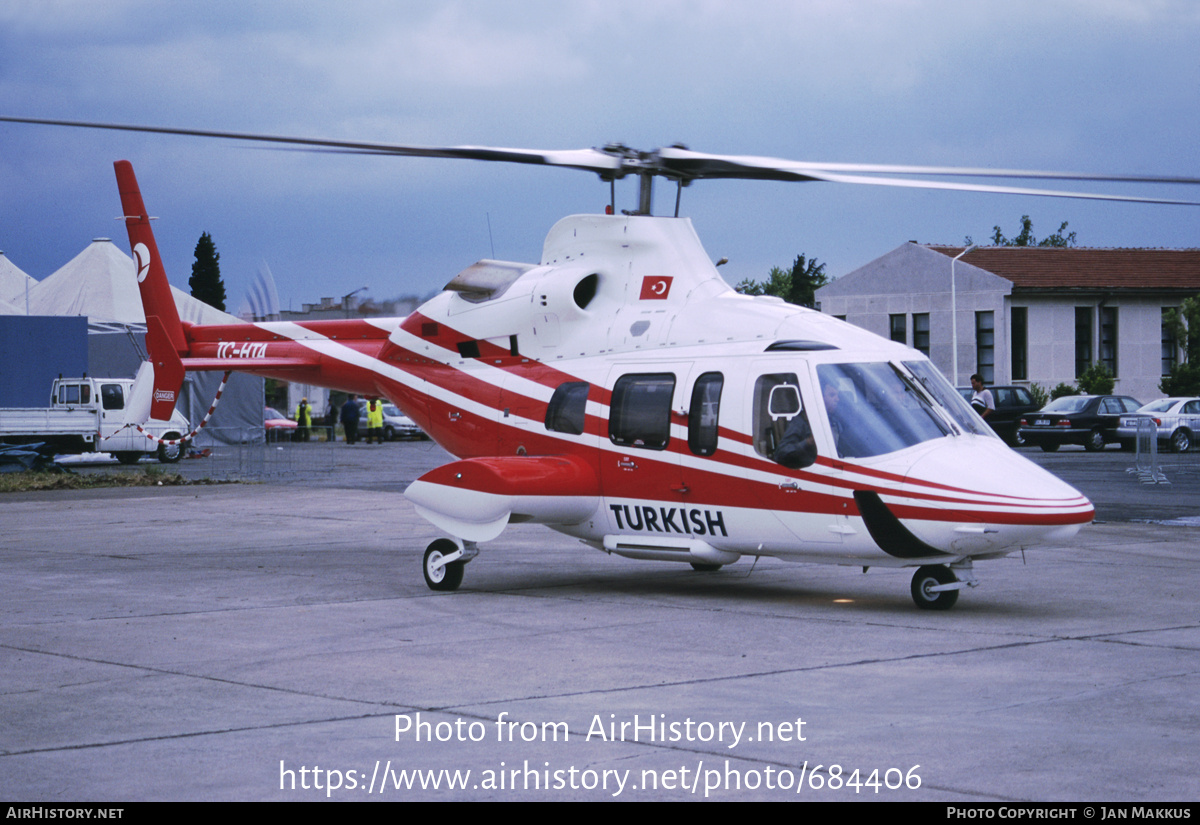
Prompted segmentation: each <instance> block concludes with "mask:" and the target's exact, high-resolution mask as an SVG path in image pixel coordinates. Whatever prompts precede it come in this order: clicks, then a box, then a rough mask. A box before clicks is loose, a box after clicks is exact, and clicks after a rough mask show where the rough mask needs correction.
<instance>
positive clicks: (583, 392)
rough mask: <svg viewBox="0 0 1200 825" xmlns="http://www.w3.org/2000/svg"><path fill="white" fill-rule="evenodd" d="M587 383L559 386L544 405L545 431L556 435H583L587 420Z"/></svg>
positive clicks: (571, 383)
mask: <svg viewBox="0 0 1200 825" xmlns="http://www.w3.org/2000/svg"><path fill="white" fill-rule="evenodd" d="M588 386H589V385H588V383H587V382H586V381H568V382H567V383H565V384H559V385H558V387H557V388H556V389H555V390H554V395H552V396H551V397H550V403H549V404H548V405H546V429H547V430H552V431H554V432H556V433H570V434H571V435H583V425H584V423H585V421H586V419H587V397H588Z"/></svg>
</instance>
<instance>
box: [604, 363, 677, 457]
mask: <svg viewBox="0 0 1200 825" xmlns="http://www.w3.org/2000/svg"><path fill="white" fill-rule="evenodd" d="M674 393H675V376H674V374H672V373H669V372H663V373H649V374H645V375H622V376H621V377H620V378H618V379H617V383H616V384H615V385H613V391H612V403H611V405H610V407H609V414H608V437H609V438H610V439H611V440H612V442H613V443H614V444H620V445H622V446H626V447H642V448H645V449H647V450H665V449H666V448H667V444H668V442H670V440H671V398H672V396H673V395H674Z"/></svg>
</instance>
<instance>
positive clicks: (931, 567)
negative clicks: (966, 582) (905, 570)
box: [912, 564, 958, 610]
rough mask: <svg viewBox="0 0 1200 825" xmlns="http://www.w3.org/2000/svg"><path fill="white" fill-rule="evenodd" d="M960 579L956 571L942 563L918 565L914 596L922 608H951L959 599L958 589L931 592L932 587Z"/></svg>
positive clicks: (918, 605) (915, 574) (914, 575)
mask: <svg viewBox="0 0 1200 825" xmlns="http://www.w3.org/2000/svg"><path fill="white" fill-rule="evenodd" d="M956 581H958V578H957V577H956V576H955V575H954V572H953V571H952V570H951V569H950V568H949V567H946V566H945V565H942V564H927V565H925V566H924V567H918V568H917V572H916V573H914V574H913V579H912V597H913V601H914V602H916V603H917V607H919V608H921V609H922V610H949V609H950V608H952V607H954V603H955V602H957V601H958V591H957V590H941V591H937V592H931V591H930V588H931V587H937V586H938V585H939V584H952V583H954V582H956Z"/></svg>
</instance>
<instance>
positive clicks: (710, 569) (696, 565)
mask: <svg viewBox="0 0 1200 825" xmlns="http://www.w3.org/2000/svg"><path fill="white" fill-rule="evenodd" d="M691 565H692V569H693V570H695V571H696V572H697V573H716V572H717V571H718V570H720V569H721V568H722V567H724V565H722V564H706V563H705V562H702V561H694V562H692V563H691Z"/></svg>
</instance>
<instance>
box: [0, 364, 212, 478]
mask: <svg viewBox="0 0 1200 825" xmlns="http://www.w3.org/2000/svg"><path fill="white" fill-rule="evenodd" d="M132 386H133V379H132V378H57V379H55V380H54V384H53V386H52V388H51V391H50V406H49V407H48V408H42V407H32V408H30V407H0V442H4V443H8V444H33V443H37V442H45V443H47V444H49V445H50V446H51V447H52V448H53V449H54V450H55V451H56V452H57V453H93V452H95V453H111V454H112V455H114V456H116V458H117V460H118V461H120V462H121V463H122V464H136V463H137V462H138V459H140V458H141V457H142V456H143V455H146V454H151V455H155V454H157V456H158V460H159V461H164V462H175V461H178V460H179V459H180V457H181V456H182V455H183V449H184V448H183V445H182V444H159V443H158V442H156V441H151V440H150V439H148V438H146V436H144V435H142V434H141V433H140V432H138V431H137V428H135V427H126V426H125V404H126V403H127V401H128V399H129V391H130V388H131V387H132ZM142 429H144V430H145V431H146V432H148V433H151V434H153V435H154V436H156V437H158V438H162V439H165V440H174V439H178V438H180V437H181V436H183V435H184V434H185V433H187V432H188V429H189V427H188V421H187V419H186V418H185V417H184V416H183V415H182V414H181V413H180V412H179V411H178V410H176V411H175V413H174V414H173V415H172V416H171V420H170V421H157V420H154V419H151V420H150V421H147V422H146V423H145V424H144V425H142Z"/></svg>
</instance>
